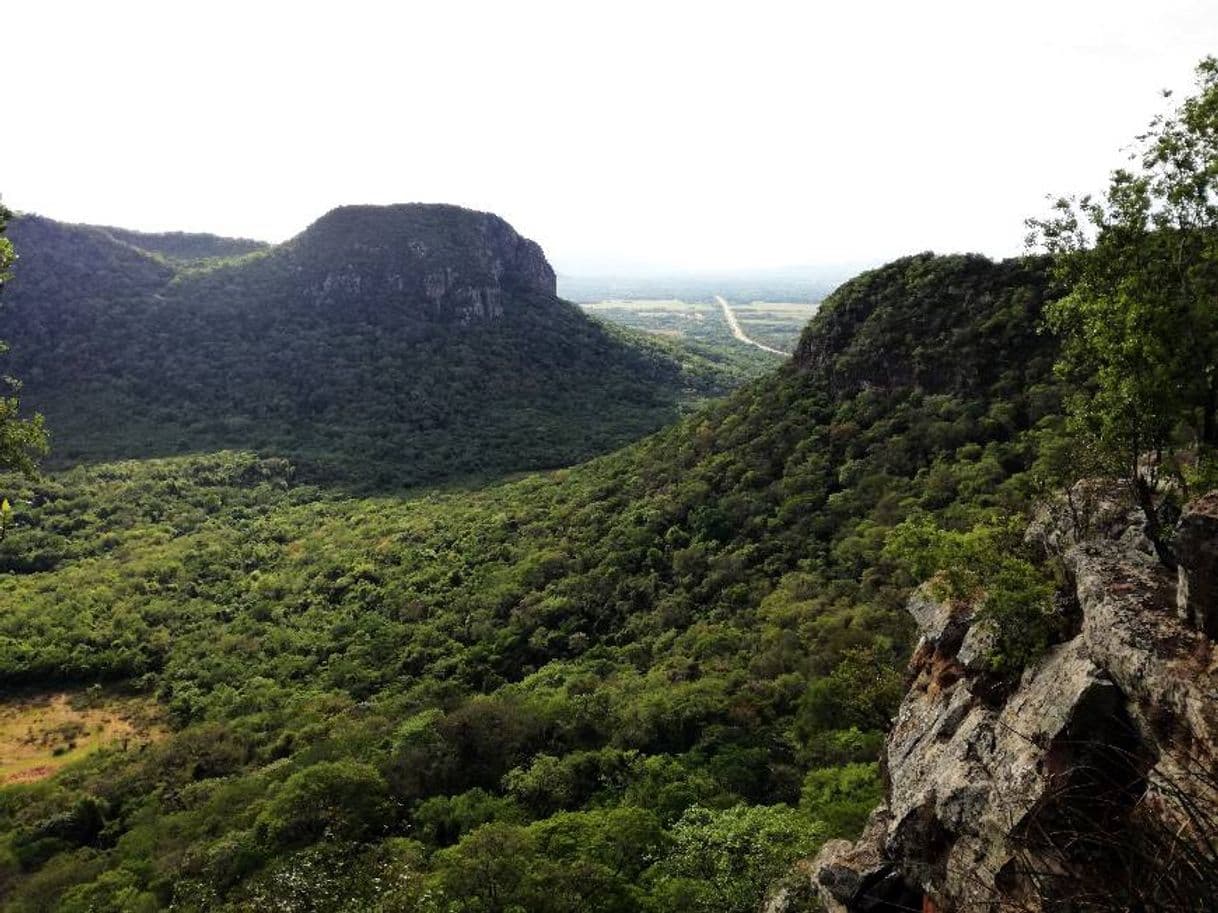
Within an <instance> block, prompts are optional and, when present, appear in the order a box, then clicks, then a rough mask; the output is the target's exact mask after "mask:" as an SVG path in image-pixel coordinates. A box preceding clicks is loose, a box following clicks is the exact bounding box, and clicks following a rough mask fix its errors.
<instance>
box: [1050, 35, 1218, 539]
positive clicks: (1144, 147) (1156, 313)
mask: <svg viewBox="0 0 1218 913" xmlns="http://www.w3.org/2000/svg"><path fill="white" fill-rule="evenodd" d="M1197 77H1198V91H1197V94H1196V95H1194V96H1192V97H1190V98H1187V99H1185V100H1184V101H1183V102H1182V103H1181V104H1180V106H1179V107H1178V108H1177V109H1176V110H1175V111H1174V112H1172V113H1171V114H1169V115H1165V116H1160V117H1158V118H1156V119H1155V120H1154V121H1153V122H1152V123H1151V125H1150V127H1149V129H1148V130H1147V132H1146V133H1145V134H1143V135H1142V136H1140V137H1139V138H1138V148H1137V149H1136V151H1135V152H1134V153H1133V155H1132V156H1131V158H1132V160H1133V165H1132V167H1131V168H1130V169H1120V170H1118V171H1115V172H1114V173H1113V174H1112V177H1111V180H1110V182H1109V185H1108V189H1107V191H1106V192H1105V193H1104V195H1103V196H1102V197H1101V198H1099V199H1094V198H1092V197H1090V196H1084V197H1082V198H1079V199H1075V198H1062V199H1060V200H1058V201H1057V203H1056V204H1055V207H1054V214H1053V215H1051V216H1050V217H1048V218H1044V219H1033V220H1031V221H1030V222H1029V225H1030V227H1031V228H1032V229H1033V231H1032V234H1031V235H1030V237H1029V242H1030V243H1039V244H1040V245H1042V246H1043V247H1044V248H1046V249H1047V250H1049V251H1050V252H1052V253H1054V254H1056V255H1057V264H1058V266H1057V271H1058V274H1059V276H1060V278H1061V280H1062V281H1063V282H1064V283H1065V284H1066V285H1067V286H1068V288H1069V294H1067V295H1065V296H1064V297H1062V298H1061V299H1060V300H1059V301H1057V302H1056V303H1055V304H1054V305H1053V306H1052V307H1050V308H1049V310H1048V312H1047V317H1048V322H1049V326H1050V327H1051V328H1052V329H1053V330H1054V331H1055V332H1056V333H1058V334H1059V335H1060V336H1061V337H1062V360H1061V363H1060V365H1059V371H1060V372H1061V374H1062V375H1063V376H1064V377H1066V378H1067V379H1069V380H1070V381H1071V382H1073V383H1074V384H1075V386H1076V392H1075V393H1074V395H1073V396H1072V397H1071V400H1070V404H1069V405H1070V409H1069V411H1070V432H1071V434H1072V435H1073V436H1074V437H1075V438H1076V439H1078V440H1080V441H1082V442H1085V446H1089V447H1091V448H1092V449H1094V450H1095V452H1096V453H1097V454H1099V455H1100V456H1102V457H1103V460H1104V462H1105V464H1106V466H1105V468H1106V469H1107V470H1108V471H1109V472H1112V473H1114V474H1119V475H1121V476H1122V477H1124V478H1126V479H1129V480H1130V481H1131V482H1133V483H1134V486H1135V489H1136V491H1137V492H1138V495H1139V499H1140V501H1141V503H1142V506H1143V509H1144V510H1145V511H1146V513H1147V519H1148V532H1149V534H1150V535H1151V538H1152V539H1154V540H1155V542H1156V545H1158V546H1159V551H1160V555H1161V557H1163V558H1164V560H1166V561H1169V562H1170V560H1171V559H1170V555H1169V553H1168V549H1167V548H1166V545H1165V542H1164V540H1165V537H1166V534H1165V533H1162V532H1161V531H1160V529H1159V526H1160V524H1159V520H1158V517H1157V515H1156V510H1155V505H1154V497H1153V491H1154V489H1155V487H1156V482H1157V476H1158V473H1159V470H1160V468H1167V469H1169V470H1174V472H1175V473H1176V475H1177V476H1179V475H1180V472H1179V467H1178V466H1175V464H1174V460H1173V456H1174V455H1175V454H1176V453H1178V451H1179V450H1180V449H1181V448H1192V447H1196V446H1199V448H1200V458H1201V463H1202V464H1203V465H1205V464H1208V463H1210V462H1212V460H1213V454H1214V448H1215V447H1216V446H1218V307H1215V303H1214V302H1215V300H1216V299H1218V60H1215V59H1214V58H1212V57H1211V58H1207V59H1205V60H1204V61H1202V62H1201V64H1200V65H1199V66H1198V68H1197ZM1148 455H1150V456H1151V459H1150V460H1147V456H1148ZM1076 477H1077V476H1076Z"/></svg>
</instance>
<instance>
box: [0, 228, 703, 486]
mask: <svg viewBox="0 0 1218 913" xmlns="http://www.w3.org/2000/svg"><path fill="white" fill-rule="evenodd" d="M10 234H11V237H12V239H13V241H14V244H15V245H17V246H18V249H19V250H20V251H21V254H22V260H21V264H20V268H19V270H18V273H17V277H16V278H15V280H14V281H13V282H12V284H11V287H10V288H9V289H7V290H6V296H5V302H4V308H5V312H4V318H5V322H4V334H5V337H6V338H7V340H8V341H9V343H10V344H11V346H12V351H13V356H12V365H11V369H10V370H11V371H12V372H13V373H14V374H15V375H17V376H19V377H21V378H22V379H23V381H24V382H25V385H26V387H25V393H24V395H25V398H26V400H27V402H28V403H29V405H30V406H31V407H34V408H38V409H41V410H42V411H44V412H45V413H46V415H47V419H48V422H49V424H50V425H51V427H52V428H53V429H55V453H56V458H57V459H58V460H59V461H60V462H61V463H63V462H72V461H76V460H81V459H86V460H94V459H104V458H118V457H146V456H158V455H167V454H173V453H181V452H191V451H208V450H217V449H222V448H225V447H244V448H255V449H258V450H260V451H262V452H265V453H269V454H275V455H286V456H290V457H292V458H293V459H294V460H296V461H297V463H298V464H299V465H300V466H301V468H302V471H304V472H306V473H309V474H311V475H312V476H313V477H317V478H335V477H339V478H343V479H345V480H348V481H350V480H356V479H358V480H363V481H364V482H369V483H372V484H401V483H406V484H409V483H417V482H423V481H429V480H436V479H440V478H446V477H454V476H460V475H472V474H480V473H502V472H505V471H514V470H521V469H528V468H536V467H549V466H558V465H566V464H569V463H573V462H577V461H578V460H580V459H584V458H586V457H588V456H591V455H593V454H595V453H597V452H603V451H604V450H607V449H611V448H612V447H614V446H618V445H621V444H623V443H625V442H627V441H629V440H632V439H635V438H637V437H638V436H640V435H641V434H644V433H646V432H648V431H651V430H654V429H656V428H658V427H660V426H661V425H662V424H664V423H665V422H667V421H671V420H672V419H673V418H674V417H675V416H676V415H677V409H678V404H679V402H680V401H681V400H683V399H684V398H687V397H691V396H697V395H706V394H709V393H713V392H718V391H720V390H721V389H722V387H721V386H720V382H721V381H722V380H723V378H722V376H721V375H720V373H719V372H718V371H717V369H716V368H715V367H714V366H713V365H711V364H710V363H708V362H705V361H701V362H698V363H696V364H694V363H693V362H696V361H698V360H697V359H690V358H686V359H685V364H683V363H682V361H681V360H680V359H678V357H677V356H676V355H675V353H674V350H672V349H671V348H669V347H665V346H664V345H663V344H660V343H656V342H644V341H641V340H638V339H635V338H633V337H627V336H626V335H625V334H623V333H621V332H619V331H614V330H608V329H606V328H604V327H602V326H601V325H599V324H596V323H594V322H592V321H590V320H589V319H587V318H586V317H584V316H583V315H582V314H581V313H580V312H579V311H578V309H576V308H575V307H573V306H571V305H568V304H566V303H565V302H562V301H559V300H558V299H557V298H556V297H555V294H554V288H555V284H554V273H553V271H552V270H551V269H550V266H549V264H548V263H547V262H546V260H545V257H544V255H543V254H542V252H541V249H540V248H539V247H538V246H537V245H536V244H534V243H533V242H531V241H528V240H526V239H523V238H521V237H519V236H518V235H517V234H516V233H515V232H514V231H513V230H512V229H511V227H510V226H508V225H507V223H505V222H503V221H502V220H501V219H499V218H497V217H495V216H491V215H488V214H485V213H476V212H471V211H468V210H462V209H459V208H457V207H450V206H423V205H408V206H394V207H344V208H341V209H338V210H335V211H333V212H331V213H329V214H328V215H326V216H325V217H323V218H322V219H320V220H319V221H318V222H316V223H315V224H314V225H312V226H311V227H310V228H309V229H307V230H306V231H305V232H303V233H302V234H300V235H299V236H297V237H296V238H294V239H292V240H291V241H289V242H287V243H285V244H282V245H279V246H277V247H274V248H269V249H254V250H251V251H249V252H248V253H245V254H244V255H242V256H239V257H235V258H230V259H227V260H223V259H221V260H216V259H205V260H194V261H191V262H184V261H183V260H182V259H181V257H182V256H184V254H185V253H189V254H190V255H191V256H192V257H194V256H196V255H199V254H204V253H206V254H208V255H212V254H221V253H225V252H228V251H241V250H243V249H246V248H247V247H248V245H246V244H245V243H244V242H231V243H230V242H228V241H225V240H224V239H211V240H208V239H199V238H193V239H192V238H190V237H186V238H183V237H182V236H176V237H175V236H147V235H137V234H135V233H128V232H116V231H114V230H110V229H99V228H90V227H82V226H67V225H61V224H59V223H55V222H52V221H50V220H47V219H42V218H38V217H32V216H27V217H23V218H21V219H18V220H17V221H15V222H14V223H13V225H12V228H11V231H10ZM137 243H138V244H142V245H143V247H139V246H136V245H137ZM162 254H166V256H162ZM170 255H172V256H170ZM687 367H688V369H687Z"/></svg>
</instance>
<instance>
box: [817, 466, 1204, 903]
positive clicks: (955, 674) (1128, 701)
mask: <svg viewBox="0 0 1218 913" xmlns="http://www.w3.org/2000/svg"><path fill="white" fill-rule="evenodd" d="M1081 495H1082V496H1085V497H1086V498H1087V499H1088V502H1089V503H1088V505H1087V510H1086V511H1085V513H1086V516H1087V517H1088V522H1087V524H1086V528H1081V527H1082V525H1081V524H1080V522H1079V521H1078V518H1079V516H1080V512H1079V511H1078V509H1077V508H1078V504H1077V502H1076V503H1075V504H1074V505H1073V509H1071V507H1070V506H1069V505H1067V504H1066V502H1064V501H1063V503H1062V504H1059V505H1055V506H1054V508H1053V509H1046V510H1045V511H1042V514H1041V516H1040V517H1038V518H1037V521H1036V522H1035V523H1034V524H1033V526H1032V529H1031V530H1030V532H1029V536H1030V537H1031V538H1033V539H1034V540H1035V541H1036V542H1038V543H1039V544H1040V545H1042V546H1043V547H1044V548H1046V549H1048V550H1050V551H1051V552H1053V553H1054V554H1055V555H1057V556H1058V557H1059V558H1060V560H1061V561H1062V563H1063V565H1064V568H1065V569H1066V572H1067V576H1068V578H1069V579H1070V581H1071V583H1070V585H1069V586H1068V588H1067V589H1068V593H1067V595H1068V596H1070V597H1072V599H1071V600H1070V601H1071V602H1072V603H1073V604H1074V605H1073V608H1072V609H1071V614H1072V615H1073V617H1072V618H1071V622H1072V624H1071V625H1070V626H1069V627H1068V630H1070V631H1071V633H1072V636H1069V637H1068V638H1067V639H1065V640H1064V641H1063V642H1061V643H1058V644H1056V645H1055V646H1053V647H1052V648H1051V650H1050V651H1049V652H1048V653H1047V654H1046V655H1045V656H1044V657H1042V658H1041V659H1040V660H1039V661H1038V662H1037V663H1036V664H1035V665H1034V666H1033V667H1031V668H1029V669H1027V670H1025V672H1024V674H1023V676H1022V678H1021V679H1020V680H1019V681H1018V682H1014V683H1012V682H1005V683H1003V682H995V681H994V680H992V676H991V675H990V674H989V673H988V671H987V664H986V663H985V662H984V661H982V659H983V657H984V653H985V646H984V636H985V634H984V629H983V628H982V627H980V626H978V625H975V624H973V619H972V616H971V613H970V611H969V610H968V609H967V607H961V606H952V605H946V604H942V603H939V602H937V601H936V600H935V599H933V598H932V597H931V596H930V595H929V593H928V592H926V591H919V592H918V593H917V594H915V596H914V597H913V598H912V599H911V601H910V606H909V607H910V611H911V612H912V614H913V615H914V618H915V619H916V621H917V622H918V625H919V628H920V630H921V632H922V639H921V641H920V643H919V645H918V647H917V650H916V651H915V655H914V657H913V660H912V662H911V669H910V672H911V680H912V683H911V686H910V689H909V693H908V695H907V696H906V698H905V700H904V702H903V703H902V705H901V708H900V711H899V713H898V716H897V718H896V721H895V723H894V726H893V729H892V731H891V733H890V734H889V736H888V739H887V742H886V747H885V756H884V766H885V772H886V777H887V783H888V789H887V801H886V802H885V804H884V806H882V807H881V808H880V809H878V810H877V811H876V812H875V813H874V815H873V816H872V818H871V821H870V823H869V825H868V827H867V829H866V831H865V832H864V834H863V836H862V837H861V839H860V840H859V841H857V842H856V843H854V844H851V843H849V842H847V841H834V842H832V843H830V844H827V845H826V846H825V847H824V848H823V849H822V851H821V853H820V855H819V856H818V857H817V859H816V860H815V861H814V863H813V865H812V867H811V868H812V872H813V875H812V877H813V879H814V882H815V884H816V887H817V889H818V890H819V892H820V895H821V898H822V900H823V902H824V904H825V906H826V908H827V909H828V910H830V911H837V913H842V911H850V913H854V911H888V910H910V909H914V910H924V911H936V913H954V911H960V913H965V911H974V910H995V911H997V910H1004V911H1005V910H1012V911H1014V910H1021V911H1041V910H1046V911H1047V910H1071V911H1076V910H1077V911H1085V910H1118V909H1119V910H1198V911H1199V910H1215V909H1218V660H1216V654H1215V648H1214V643H1213V641H1212V639H1211V638H1212V635H1213V632H1212V629H1211V628H1210V627H1208V625H1209V624H1210V621H1211V620H1212V618H1213V611H1214V603H1213V594H1214V592H1215V590H1216V589H1218V587H1216V581H1218V577H1216V576H1215V573H1214V571H1215V568H1216V567H1218V561H1215V560H1214V556H1215V555H1216V554H1218V521H1216V520H1215V519H1214V518H1215V517H1218V510H1216V508H1218V494H1215V495H1211V496H1208V497H1206V498H1204V499H1202V500H1201V501H1200V502H1197V503H1196V504H1194V505H1191V506H1190V508H1189V509H1188V510H1186V511H1185V513H1184V516H1183V519H1182V521H1181V526H1180V530H1179V536H1178V542H1179V546H1178V547H1179V551H1180V554H1181V571H1180V580H1181V582H1182V583H1183V585H1182V586H1180V587H1179V599H1180V601H1181V602H1180V604H1181V606H1182V607H1184V608H1183V609H1182V610H1181V611H1177V595H1178V593H1177V591H1178V588H1177V578H1176V574H1175V572H1173V571H1170V570H1168V569H1167V568H1165V567H1164V566H1163V565H1161V564H1160V563H1159V562H1158V561H1157V560H1156V558H1155V557H1154V555H1153V550H1152V549H1151V548H1149V546H1148V544H1147V542H1146V539H1145V536H1144V535H1143V534H1142V529H1141V524H1140V522H1139V520H1138V515H1137V513H1136V511H1131V510H1130V509H1129V508H1128V507H1127V506H1126V505H1127V503H1128V502H1127V501H1125V500H1124V499H1123V498H1121V497H1120V492H1119V491H1115V490H1113V489H1106V490H1102V491H1097V490H1094V489H1093V490H1091V491H1083V492H1081Z"/></svg>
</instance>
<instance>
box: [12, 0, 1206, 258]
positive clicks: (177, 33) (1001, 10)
mask: <svg viewBox="0 0 1218 913" xmlns="http://www.w3.org/2000/svg"><path fill="white" fill-rule="evenodd" d="M0 36H2V37H0V44H2V46H3V54H2V55H0V80H3V83H4V85H3V89H2V97H3V99H4V103H3V108H2V109H0V110H2V112H3V114H2V119H0V194H3V197H4V201H5V202H6V203H7V204H8V205H9V206H10V207H12V208H15V209H17V210H20V211H27V212H38V213H41V214H43V215H47V216H51V217H53V218H57V219H62V220H65V221H73V222H90V223H100V224H109V225H119V226H122V227H126V228H136V229H143V230H149V231H163V230H186V231H210V232H216V233H219V234H225V235H235V236H243V237H254V238H259V239H263V240H269V241H279V240H283V239H286V238H288V237H291V236H292V235H294V234H296V233H297V232H299V231H301V230H303V229H304V228H305V227H306V226H307V225H308V224H309V223H310V222H312V221H313V220H314V219H316V218H318V217H319V216H321V215H322V214H323V213H325V212H326V211H327V210H329V209H331V208H333V207H334V206H337V205H341V204H344V203H397V202H413V201H423V202H447V203H457V204H461V205H465V206H470V207H473V208H476V209H483V210H489V211H492V212H496V213H498V214H499V215H501V216H503V217H504V218H506V219H507V220H508V221H509V222H511V223H512V224H513V225H514V226H515V227H516V228H517V230H519V231H520V232H521V233H522V234H525V235H527V236H529V237H531V238H533V239H534V240H536V241H538V242H539V243H541V245H542V246H543V247H544V248H545V250H546V252H547V254H548V255H549V257H550V259H551V262H553V263H554V264H555V266H556V268H557V269H558V270H559V272H560V273H565V274H614V273H646V272H651V271H664V270H682V271H704V272H732V271H748V270H751V269H767V268H775V267H781V266H793V265H809V266H819V265H841V264H847V263H849V264H854V263H858V264H863V263H874V262H880V261H882V260H885V259H889V258H891V257H894V256H898V255H901V254H904V253H909V252H914V251H921V250H936V251H939V252H951V251H961V250H973V251H980V252H983V253H987V254H990V255H991V256H1004V255H1009V254H1013V253H1018V252H1019V251H1020V250H1021V248H1022V240H1023V235H1024V227H1023V220H1024V219H1025V218H1026V217H1028V216H1030V215H1036V214H1038V213H1041V212H1043V211H1044V209H1045V205H1046V204H1045V199H1046V195H1048V194H1059V193H1066V192H1074V191H1080V192H1081V191H1088V190H1096V189H1100V188H1102V187H1103V185H1104V183H1105V180H1106V176H1107V174H1108V172H1109V171H1110V170H1111V169H1112V168H1113V167H1117V166H1119V165H1120V164H1121V163H1122V161H1123V158H1124V156H1123V153H1122V149H1127V148H1128V145H1129V143H1130V142H1131V141H1132V139H1133V138H1134V137H1135V136H1136V135H1137V134H1138V133H1139V132H1140V131H1141V130H1142V129H1143V128H1144V127H1145V126H1146V124H1147V122H1148V121H1149V119H1150V118H1151V117H1152V116H1153V115H1154V114H1156V113H1158V112H1160V111H1163V110H1164V109H1165V106H1166V103H1165V102H1164V100H1163V98H1162V97H1161V96H1160V94H1159V93H1160V90H1162V89H1165V88H1171V89H1176V90H1187V89H1188V88H1189V87H1190V86H1191V85H1192V84H1193V83H1192V78H1193V73H1192V71H1193V67H1194V66H1195V65H1196V63H1197V61H1198V60H1200V59H1201V58H1202V57H1203V56H1205V55H1206V54H1218V4H1216V3H1215V0H1204V2H1202V0H1156V2H1154V3H1148V2H1145V0H1139V2H1130V0H1103V2H1093V0H1051V2H1045V0H1017V2H1006V0H969V2H954V0H953V2H948V0H942V2H939V0H923V2H911V0H904V2H882V0H850V2H848V0H833V2H820V0H803V2H766V0H734V2H730V3H720V2H715V0H701V2H696V3H684V2H665V0H649V2H634V0H613V2H607V3H602V2H586V0H565V2H556V3H548V2H544V3H543V2H530V0H498V2H469V0H443V2H441V0H427V2H380V3H376V2H363V0H343V2H341V3H335V2H326V3H311V2H301V0H295V2H274V0H242V2H229V0H207V2H196V0H172V2H167V0H156V2H134V0H107V2H105V3H99V2H96V0H84V2H63V0H4V9H3V13H0Z"/></svg>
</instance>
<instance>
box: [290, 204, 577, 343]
mask: <svg viewBox="0 0 1218 913" xmlns="http://www.w3.org/2000/svg"><path fill="white" fill-rule="evenodd" d="M275 256H276V257H282V258H285V259H286V261H287V262H288V263H289V264H290V268H291V269H292V270H293V272H294V273H295V275H296V277H297V279H298V281H299V283H300V285H301V286H302V288H301V293H302V294H303V295H304V297H305V298H306V299H307V300H309V301H311V302H312V303H313V304H314V305H317V306H320V307H326V308H344V307H350V306H359V305H361V304H363V303H366V302H368V301H370V300H372V301H386V300H388V301H399V302H401V303H402V304H403V305H404V306H410V307H417V306H419V305H420V304H422V306H423V307H424V309H425V312H426V315H427V316H429V317H432V318H439V319H452V320H455V321H458V322H461V323H468V322H470V321H473V320H494V319H496V318H498V317H502V316H503V313H504V307H505V303H506V302H507V301H508V300H509V299H510V298H511V296H512V295H513V294H516V293H524V294H529V293H533V294H538V295H544V296H547V297H551V298H552V297H554V296H555V295H556V289H557V282H556V278H555V274H554V270H553V269H552V268H551V267H550V264H549V263H548V262H547V261H546V258H545V254H543V253H542V250H541V247H540V246H538V245H537V244H536V243H535V242H533V241H530V240H528V239H527V238H522V237H521V236H520V235H518V234H517V233H516V232H515V230H514V229H513V228H512V227H511V226H510V225H508V223H507V222H505V221H504V220H503V219H501V218H499V217H498V216H495V215H492V214H490V213H485V212H474V211H472V210H468V209H462V208H461V207H458V206H445V205H424V204H404V205H400V206H343V207H340V208H339V209H335V210H333V211H331V212H330V213H327V214H326V215H325V216H323V217H322V218H321V219H319V220H318V221H317V222H315V223H314V224H313V225H311V226H310V227H309V228H308V229H306V230H305V231H304V232H303V233H302V234H300V235H299V236H298V237H296V238H294V239H293V240H292V241H289V242H288V243H287V244H285V245H283V247H282V248H281V249H280V250H279V251H277V252H276V255H275Z"/></svg>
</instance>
